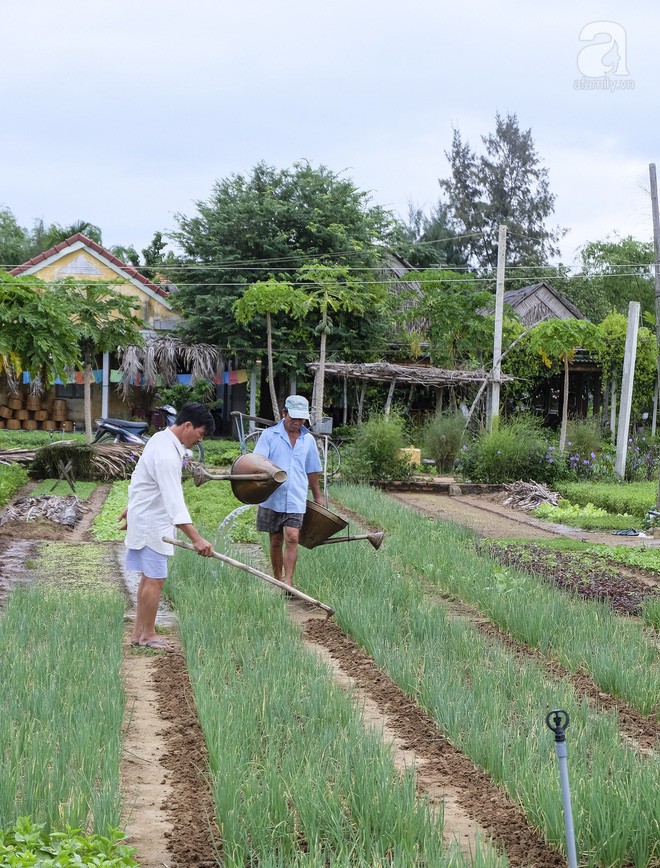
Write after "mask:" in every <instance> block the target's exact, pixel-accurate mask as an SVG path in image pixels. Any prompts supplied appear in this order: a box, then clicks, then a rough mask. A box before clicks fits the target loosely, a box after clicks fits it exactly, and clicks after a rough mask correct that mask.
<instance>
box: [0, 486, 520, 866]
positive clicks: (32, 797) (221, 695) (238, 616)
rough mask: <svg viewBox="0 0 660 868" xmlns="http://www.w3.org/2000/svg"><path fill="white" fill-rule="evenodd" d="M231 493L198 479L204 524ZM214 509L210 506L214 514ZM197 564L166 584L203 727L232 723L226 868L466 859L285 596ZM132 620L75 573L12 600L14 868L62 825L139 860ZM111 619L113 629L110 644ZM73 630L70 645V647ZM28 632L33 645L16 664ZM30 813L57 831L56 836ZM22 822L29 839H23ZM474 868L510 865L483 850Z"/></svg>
mask: <svg viewBox="0 0 660 868" xmlns="http://www.w3.org/2000/svg"><path fill="white" fill-rule="evenodd" d="M187 486H188V484H187ZM226 492H227V487H225V486H216V487H214V488H209V489H207V490H206V491H205V492H204V496H203V497H202V496H200V495H199V493H198V490H195V489H194V488H193V489H191V490H190V491H189V492H188V494H189V501H190V503H191V507H192V509H193V511H196V510H197V509H199V507H200V505H201V504H202V503H204V504H205V507H206V509H205V516H206V517H207V519H211V517H212V516H216V517H223V516H224V514H226V512H227V511H228V509H227V508H226V507H229V508H232V507H233V506H235V505H236V502H235V501H234V502H233V503H232V502H231V495H229V497H227V494H226ZM196 495H197V496H196ZM116 497H119V498H120V499H121V498H122V497H125V483H118V484H117V485H116V491H115V492H113V495H112V498H116ZM195 501H197V502H195ZM216 501H217V503H216ZM209 504H215V506H214V507H213V508H211V509H210V510H209V509H208V507H209ZM220 504H222V505H220ZM109 514H111V517H112V519H115V518H116V508H115V505H113V499H110V500H109V502H108V503H107V506H106V509H105V510H104V514H103V515H101V516H100V517H99V519H98V522H97V528H96V533H97V535H99V536H100V535H102V534H103V527H104V525H105V526H108V519H109V517H110V515H109ZM49 545H50V544H49ZM47 549H48V547H46V550H47ZM191 560H192V567H193V570H194V571H196V572H198V575H197V576H196V581H195V582H190V581H189V578H190V577H189V575H188V572H189V571H188V570H187V568H186V564H185V556H183V557H182V556H177V558H175V568H174V570H173V577H172V579H173V580H172V583H171V590H172V592H173V593H174V595H175V599H176V602H177V608H178V609H179V614H180V618H181V624H182V633H183V634H184V637H187V643H186V644H187V655H188V659H189V665H190V668H191V671H192V672H193V673H196V675H197V677H198V678H200V677H203V678H206V679H207V682H208V684H207V686H205V688H204V689H203V690H202V691H201V694H200V695H199V696H198V703H199V713H200V719H201V720H202V721H203V722H204V721H206V722H207V724H208V723H209V721H210V720H211V719H213V718H215V719H216V720H217V716H218V714H219V715H220V717H221V722H220V725H219V726H209V725H207V726H206V737H207V743H208V749H209V753H210V755H211V756H212V757H213V758H215V759H217V758H218V757H220V759H221V763H222V764H223V766H225V767H226V768H227V776H226V777H225V778H223V779H222V780H221V781H220V782H219V783H217V785H216V788H215V795H216V801H217V810H218V817H219V818H221V822H220V824H219V825H220V828H221V833H222V840H221V842H219V846H220V849H221V850H222V858H223V861H224V864H226V865H241V866H242V865H245V864H246V863H247V861H256V860H258V862H259V864H260V865H295V864H299V865H310V866H311V865H318V864H325V862H326V861H331V862H332V864H336V865H346V866H348V865H351V866H353V865H358V866H359V865H363V866H370V865H373V864H392V865H396V864H401V865H403V864H406V865H414V864H420V865H421V864H434V865H439V866H441V865H449V864H452V865H463V864H467V863H466V861H465V860H464V859H463V858H462V857H461V855H460V853H457V852H454V849H453V848H449V849H448V848H446V847H445V845H444V843H443V839H442V817H441V816H439V815H438V814H436V813H435V812H434V811H432V810H431V808H430V806H429V805H428V804H427V803H426V802H425V801H424V800H423V799H419V798H418V797H417V796H416V793H415V781H414V776H413V775H412V773H410V772H409V773H407V774H405V775H403V776H401V775H400V774H399V773H398V772H397V771H396V770H395V768H394V763H393V758H392V755H391V752H390V749H389V748H388V747H386V746H384V745H383V743H382V742H381V740H380V738H379V736H378V735H377V734H374V733H371V732H366V731H365V730H364V728H363V726H362V722H361V719H360V714H359V711H358V710H356V708H355V706H354V704H353V702H352V700H351V698H350V697H349V696H347V695H346V694H345V693H344V691H343V690H341V689H340V688H338V687H337V686H336V685H334V684H333V681H332V677H331V675H330V673H329V672H328V671H327V669H326V668H325V667H323V666H321V665H320V664H319V663H318V661H317V660H316V659H315V658H314V657H312V656H311V655H309V654H308V653H305V652H303V651H302V646H301V643H300V638H299V635H298V633H297V631H296V630H295V628H293V627H292V626H291V624H290V623H289V622H288V620H287V616H286V612H285V607H284V604H283V601H282V599H281V598H279V599H278V597H277V596H273V594H272V593H270V592H269V589H267V590H266V592H265V593H264V588H263V587H257V586H255V583H249V584H248V586H247V587H241V584H242V585H245V581H244V580H243V582H241V579H240V574H239V576H236V575H234V571H230V572H229V575H227V576H223V577H222V581H219V580H218V579H219V577H218V575H217V572H216V571H215V570H214V569H212V566H213V565H214V562H208V561H202V560H201V559H198V558H195V557H191ZM182 570H183V571H184V574H185V580H184V581H183V582H181V586H182V588H183V590H182V592H181V593H179V586H178V582H177V576H180V575H181V571H182ZM43 571H44V570H43V569H40V570H39V573H40V574H41V573H42V572H43ZM80 572H81V573H83V572H84V570H80ZM205 572H206V573H207V575H206V577H205V576H204V575H203V574H204V573H205ZM256 584H258V583H256ZM106 609H107V613H106ZM25 610H27V612H28V613H29V614H30V616H31V619H32V620H31V622H30V623H29V624H28V623H27V622H26V620H25V618H26V615H25ZM16 611H18V612H20V615H15V614H14V613H15V612H16ZM102 612H103V614H102ZM122 614H123V601H122V599H121V595H119V594H114V593H109V592H108V591H107V590H104V589H102V588H101V587H99V588H92V589H86V590H85V591H79V590H71V589H70V588H69V583H68V582H67V583H66V584H65V586H63V585H62V583H60V582H58V585H57V590H56V591H54V590H53V588H52V586H44V587H36V588H30V589H28V590H26V591H23V592H21V593H16V592H15V593H14V594H12V597H11V598H10V605H9V607H8V610H7V613H6V614H5V615H4V616H3V618H2V622H1V623H2V625H3V626H4V628H5V630H4V631H3V634H2V636H3V638H6V641H7V643H9V641H10V640H12V641H13V642H14V653H13V654H12V655H10V656H11V659H15V661H16V663H15V664H14V665H13V666H12V668H10V669H9V670H8V672H9V677H8V678H7V680H6V682H5V684H4V689H5V693H4V695H3V696H2V700H3V707H6V708H8V710H9V713H10V717H9V718H8V720H7V721H3V722H7V723H8V725H7V726H6V727H4V731H5V734H6V742H5V743H4V744H3V745H2V752H3V754H4V756H5V758H6V762H7V766H6V767H4V768H3V769H2V772H3V780H4V781H5V783H6V788H5V796H6V800H5V802H3V803H2V804H1V806H0V807H1V810H0V826H1V827H2V828H5V829H8V827H9V826H11V824H13V823H17V828H16V829H15V830H14V833H12V834H9V833H7V834H6V835H5V836H4V837H5V838H6V840H7V842H10V843H8V846H11V847H12V858H13V859H14V861H13V862H12V864H14V865H16V866H20V865H28V864H33V861H31V859H32V855H34V856H35V858H36V853H37V852H38V853H39V855H40V856H41V857H44V856H45V854H46V853H48V854H49V855H51V854H53V853H54V852H55V851H56V850H57V849H58V847H59V841H60V839H59V837H58V830H61V829H64V830H65V831H64V833H63V835H62V837H63V839H66V840H67V841H68V842H71V841H72V840H76V841H78V840H82V839H83V836H82V835H80V834H78V833H77V832H76V833H75V834H74V833H73V832H69V831H66V827H67V826H69V825H75V826H76V827H78V828H82V829H84V830H87V831H88V832H91V831H96V832H97V833H99V834H100V836H101V838H105V840H106V842H107V849H108V858H109V854H110V853H112V858H116V859H117V862H116V864H117V865H128V864H131V863H130V857H129V855H128V850H127V848H124V847H122V845H121V844H117V833H116V832H115V831H114V830H115V827H116V826H117V825H118V824H119V817H120V798H119V791H118V782H117V780H118V761H119V755H120V753H121V736H120V726H121V715H122V705H123V696H122V691H121V685H120V684H119V683H118V679H119V663H120V657H121V642H122V634H123V629H122ZM17 618H18V619H19V621H17ZM195 619H197V620H195ZM78 620H80V621H81V622H84V623H85V624H86V627H85V628H84V629H79V628H78V625H77V621H78ZM100 622H102V623H103V624H104V625H105V624H106V623H109V624H110V627H109V628H108V629H107V630H106V631H105V632H104V637H103V641H102V642H100V641H98V635H97V634H98V632H99V631H98V624H99V623H100ZM37 625H38V626H37ZM113 625H114V626H113ZM72 635H73V636H75V637H76V638H75V641H69V642H68V645H67V653H66V654H64V653H61V649H62V645H63V643H64V642H65V640H67V639H68V637H70V636H72ZM26 636H27V637H30V638H29V639H28V644H29V643H30V641H34V644H35V651H34V654H32V653H28V654H27V655H25V657H24V658H21V653H20V651H21V648H22V647H23V643H24V641H25V639H24V637H26ZM18 637H23V638H22V639H21V641H20V642H19V641H18ZM89 648H93V649H94V652H95V653H94V654H90V653H89V651H88V649H89ZM1 650H2V651H3V653H4V651H5V648H4V647H2V648H1ZM99 656H101V657H102V659H103V662H104V666H103V667H101V666H99ZM74 660H75V661H78V666H77V667H75V666H74V665H73V661H74ZM292 660H294V661H295V665H294V666H293V667H292V666H291V662H292ZM200 673H205V675H201V674H200ZM65 685H66V686H68V688H69V689H68V690H67V689H65ZM101 696H102V697H103V701H101V698H100V697H101ZM216 703H217V704H216ZM109 704H110V705H111V707H110V708H109V707H108V705H109ZM209 708H213V714H211V715H209V712H208V709H209ZM99 720H102V721H103V726H100V725H99ZM40 775H41V777H40ZM42 778H43V780H42ZM22 816H29V817H31V818H32V821H33V822H36V823H38V824H40V823H43V824H44V826H45V833H51V832H53V830H55V834H54V835H51V836H50V837H48V838H47V843H46V839H45V838H42V836H40V835H39V831H38V829H37V827H35V826H31V825H29V823H28V821H27V820H20V819H19V818H20V817H22ZM25 829H28V830H29V837H30V841H29V842H27V841H25V840H23V841H19V842H18V843H16V841H15V838H16V836H18V838H21V835H23V831H24V830H25ZM21 830H23V831H21ZM23 837H25V836H24V835H23ZM97 837H98V835H97ZM85 840H86V841H89V840H90V839H89V838H86V839H85ZM91 840H95V839H94V838H92V839H91ZM57 858H59V855H58V856H57ZM120 860H123V861H120ZM43 864H49V863H48V862H44V863H43ZM53 864H55V863H53ZM62 864H63V865H65V864H74V863H73V861H71V860H70V862H65V861H62ZM82 864H85V863H84V862H83V863H82ZM99 864H105V863H99ZM113 864H114V863H113ZM476 864H482V865H485V866H497V865H501V864H505V863H503V862H502V860H500V859H499V858H498V857H497V856H496V855H495V854H494V853H493V852H492V851H491V850H490V848H489V847H488V846H487V845H486V844H485V843H484V844H483V847H482V848H481V849H480V852H479V853H478V854H477V856H476Z"/></svg>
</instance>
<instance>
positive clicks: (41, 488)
mask: <svg viewBox="0 0 660 868" xmlns="http://www.w3.org/2000/svg"><path fill="white" fill-rule="evenodd" d="M53 486H55V487H54V488H53ZM97 486H98V483H97V482H78V481H76V483H75V485H74V486H73V487H74V489H75V490H74V491H72V490H71V486H70V485H69V483H68V482H66V481H65V480H62V479H60V480H55V479H43V480H42V481H41V482H40V483H39V484H38V485H37V486H36V487H35V488H33V489H32V491H31V492H30V497H39V495H40V494H55V495H58V496H65V495H67V494H75V495H76V497H79V498H80V499H81V500H87V499H88V498H89V497H91V495H92V494H93V492H94V491H95V490H96V488H97Z"/></svg>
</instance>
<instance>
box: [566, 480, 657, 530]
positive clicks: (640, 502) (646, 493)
mask: <svg viewBox="0 0 660 868" xmlns="http://www.w3.org/2000/svg"><path fill="white" fill-rule="evenodd" d="M554 488H555V490H556V491H558V492H559V493H560V494H561V495H562V497H565V498H566V499H567V500H569V501H570V502H571V503H573V504H577V505H579V506H586V505H587V504H588V503H591V504H593V505H594V506H596V507H600V508H601V509H605V510H607V512H609V513H612V514H613V515H617V514H620V515H623V514H628V515H631V516H633V517H634V519H635V520H636V521H637V522H641V521H642V519H643V518H644V516H645V515H646V511H647V510H648V509H649V507H652V506H654V504H655V502H656V499H657V496H658V483H657V482H586V481H585V482H561V481H558V482H556V483H555V485H554Z"/></svg>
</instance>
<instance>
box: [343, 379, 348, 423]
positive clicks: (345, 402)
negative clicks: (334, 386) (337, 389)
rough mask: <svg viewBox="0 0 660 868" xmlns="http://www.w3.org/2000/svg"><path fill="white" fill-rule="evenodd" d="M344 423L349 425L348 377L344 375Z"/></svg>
mask: <svg viewBox="0 0 660 868" xmlns="http://www.w3.org/2000/svg"><path fill="white" fill-rule="evenodd" d="M342 424H344V425H348V377H344V415H343V417H342Z"/></svg>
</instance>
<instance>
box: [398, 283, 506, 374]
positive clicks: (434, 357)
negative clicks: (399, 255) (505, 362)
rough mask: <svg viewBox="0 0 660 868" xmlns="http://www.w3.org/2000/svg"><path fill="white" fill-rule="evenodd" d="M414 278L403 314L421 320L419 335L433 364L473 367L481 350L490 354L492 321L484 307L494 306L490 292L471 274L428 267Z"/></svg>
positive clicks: (480, 354)
mask: <svg viewBox="0 0 660 868" xmlns="http://www.w3.org/2000/svg"><path fill="white" fill-rule="evenodd" d="M415 280H416V281H417V282H418V287H419V288H418V289H414V290H413V291H412V292H411V294H410V296H409V302H410V304H411V306H410V307H408V308H407V309H406V311H405V313H404V314H403V316H404V317H405V319H406V321H409V320H410V319H417V320H418V321H420V322H422V323H424V326H423V332H422V335H421V337H422V341H423V342H426V343H427V344H428V350H427V352H428V354H429V356H430V358H431V361H432V363H433V364H434V365H436V366H437V367H445V368H456V367H459V366H460V365H465V364H466V363H467V364H471V366H472V367H474V364H475V362H476V360H477V359H478V358H479V357H480V356H483V354H484V353H487V352H488V351H489V350H490V351H491V355H492V346H493V320H492V317H488V316H484V314H483V310H484V309H485V308H488V307H489V306H490V307H492V306H493V295H492V293H490V292H489V291H488V290H485V289H482V288H481V284H480V283H479V282H478V281H477V280H476V277H475V276H474V275H472V274H459V273H458V272H456V271H447V270H441V269H428V270H426V271H421V272H419V273H418V274H415Z"/></svg>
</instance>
